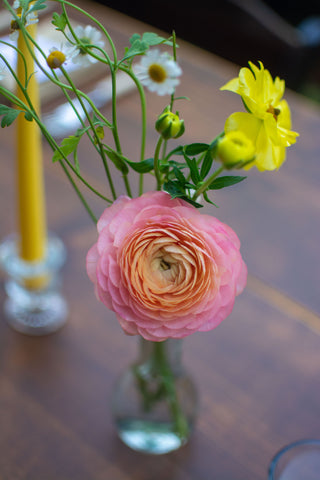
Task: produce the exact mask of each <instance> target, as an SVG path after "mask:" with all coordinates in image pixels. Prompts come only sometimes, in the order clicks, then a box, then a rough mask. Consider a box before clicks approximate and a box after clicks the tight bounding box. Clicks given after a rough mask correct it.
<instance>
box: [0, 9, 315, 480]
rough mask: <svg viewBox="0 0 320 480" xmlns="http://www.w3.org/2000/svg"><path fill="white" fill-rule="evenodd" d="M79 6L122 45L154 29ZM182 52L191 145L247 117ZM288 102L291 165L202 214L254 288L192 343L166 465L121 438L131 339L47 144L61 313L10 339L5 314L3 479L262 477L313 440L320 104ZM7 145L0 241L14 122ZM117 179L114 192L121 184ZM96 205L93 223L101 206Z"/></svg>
mask: <svg viewBox="0 0 320 480" xmlns="http://www.w3.org/2000/svg"><path fill="white" fill-rule="evenodd" d="M79 4H80V3H79ZM85 6H86V8H88V9H89V10H91V11H92V12H93V13H95V14H97V16H98V18H99V19H100V20H101V21H103V23H104V24H105V25H106V26H107V27H108V29H109V31H110V33H111V36H112V37H113V38H114V39H115V41H116V42H117V44H118V45H120V50H121V48H124V46H125V45H127V43H128V38H129V37H130V36H131V35H132V34H133V33H135V32H138V33H142V32H143V31H146V30H148V26H145V25H143V24H140V23H139V22H137V21H135V20H132V19H130V18H129V17H126V16H124V15H121V14H118V13H117V12H114V11H112V10H109V9H107V8H105V7H103V6H101V5H99V6H98V5H95V4H93V3H92V4H91V3H87V4H86V5H85ZM177 36H178V39H179V32H177ZM178 43H179V45H180V48H179V50H178V56H179V62H180V64H181V66H182V69H183V77H182V82H181V85H180V86H179V87H178V91H177V94H178V95H185V96H187V97H189V98H190V99H191V101H184V102H181V107H180V108H179V111H180V114H181V116H182V117H183V118H184V120H185V124H186V134H185V138H186V139H187V141H190V142H192V141H204V142H209V141H210V140H211V139H212V138H214V136H215V135H216V134H218V133H219V132H220V131H221V130H222V129H223V124H224V120H225V118H226V117H227V115H229V114H230V113H232V112H234V111H241V110H242V105H241V101H240V98H238V97H237V96H236V95H233V94H231V93H229V92H220V91H219V87H220V86H222V85H223V84H224V83H225V82H226V81H227V80H229V79H230V78H232V77H233V76H236V75H237V73H238V72H237V69H236V67H235V66H234V65H232V64H230V63H228V62H226V61H223V60H221V59H219V58H218V57H216V56H214V55H212V54H209V53H207V52H205V51H203V50H200V49H198V48H196V47H194V46H192V45H190V44H187V43H184V42H179V41H178ZM253 60H255V59H253ZM262 60H263V59H262ZM266 67H267V65H266ZM91 86H92V84H91ZM286 98H287V99H288V101H289V103H290V106H291V109H292V119H293V128H294V129H295V130H297V131H298V132H299V133H300V137H299V139H298V142H297V145H296V146H293V147H291V148H289V149H288V150H287V151H288V159H287V161H286V163H285V164H284V165H283V166H282V168H281V169H280V170H279V171H278V172H272V173H268V172H265V173H259V172H257V171H254V170H252V171H250V172H249V174H248V179H247V180H245V181H244V182H242V183H241V184H239V185H238V186H235V187H231V188H230V189H225V190H224V191H221V192H217V193H216V195H215V197H214V201H216V203H217V204H218V205H219V208H217V209H216V208H215V207H213V206H212V207H211V206H210V207H206V208H205V211H206V212H208V213H210V214H212V215H215V216H217V217H218V218H219V219H220V220H222V221H225V222H226V223H229V224H230V225H231V226H232V227H233V228H234V229H235V230H236V232H237V233H238V235H239V237H240V239H241V243H242V252H243V256H244V258H245V260H246V262H247V265H248V269H249V281H248V286H247V288H246V290H245V292H244V293H243V294H242V295H241V296H240V297H239V298H238V299H237V301H236V304H235V308H234V311H233V313H232V314H231V315H230V317H229V318H228V319H227V320H225V321H224V322H223V323H222V324H221V325H220V326H219V327H218V328H217V329H215V330H214V331H211V332H208V333H205V334H204V333H199V334H194V335H192V336H191V337H189V338H187V339H186V340H185V342H184V361H185V364H186V365H187V366H188V368H189V369H190V371H191V372H192V374H193V376H194V378H195V380H196V383H197V384H198V388H199V392H200V408H199V415H198V422H197V425H196V429H195V431H194V434H193V436H192V438H191V440H190V442H189V443H188V445H187V446H185V447H184V448H182V449H181V450H180V451H177V452H174V453H172V454H169V455H166V456H161V457H153V456H147V455H143V454H138V453H135V452H133V451H131V450H129V449H128V448H127V447H126V446H124V445H123V444H122V443H121V441H120V440H119V439H118V438H117V436H116V433H115V430H114V427H113V424H112V416H111V411H110V395H111V392H112V388H113V384H114V381H115V380H116V378H117V376H118V375H119V374H120V372H121V371H122V369H123V368H125V367H126V366H127V365H128V363H129V362H131V361H132V360H133V359H134V358H135V355H136V353H137V345H138V342H137V339H136V338H132V337H127V336H125V335H124V334H123V333H122V331H121V329H120V326H119V325H118V323H117V321H116V319H115V317H114V315H113V314H112V313H110V312H109V311H107V310H106V309H105V307H104V306H103V305H102V304H100V303H98V302H97V301H96V299H95V297H94V293H93V289H92V286H91V283H90V282H89V280H88V278H87V276H86V273H85V255H86V252H87V250H88V249H89V247H90V246H91V244H92V243H93V242H94V241H95V238H96V234H95V227H94V225H93V223H92V221H91V220H90V218H89V217H88V215H87V213H86V212H85V210H84V208H83V207H82V205H81V204H80V203H79V201H78V199H77V197H76V195H75V194H74V192H73V191H72V190H71V188H70V186H69V185H68V181H67V180H66V178H65V176H64V174H63V172H62V170H61V169H60V167H59V165H57V164H54V165H53V164H52V163H51V161H50V158H51V154H50V151H49V149H48V147H47V146H46V145H45V144H44V146H43V148H44V156H45V175H46V195H47V197H46V198H47V212H48V225H49V228H50V230H52V231H54V232H55V233H56V234H57V235H59V236H60V237H61V238H62V239H63V241H64V243H65V245H66V247H67V251H68V258H67V263H66V265H65V267H64V268H63V282H64V295H65V297H66V299H67V302H68V305H69V318H68V322H67V324H66V325H65V327H64V328H63V329H62V330H60V331H59V332H57V333H55V334H53V335H50V336H47V337H41V338H34V337H28V336H24V335H22V334H19V333H17V332H15V331H13V330H12V329H11V328H10V327H9V326H8V325H7V324H6V321H5V318H4V314H3V310H2V309H1V310H0V452H1V455H0V479H1V480H73V479H77V480H100V479H101V480H160V479H161V480H162V479H164V478H168V479H170V480H209V479H217V480H266V479H267V468H268V464H269V462H270V460H271V458H272V456H273V455H274V454H275V452H276V451H277V450H278V449H279V448H281V447H282V446H284V445H285V444H287V443H289V442H291V441H295V440H297V439H300V438H305V437H312V438H316V437H320V380H319V379H320V376H319V372H320V336H319V334H320V318H319V313H320V300H319V298H320V296H319V285H320V273H319V272H320V264H319V240H320V235H319V234H320V226H319V219H320V189H319V185H320V168H319V155H320V142H319V132H320V109H319V107H318V106H317V105H315V104H313V103H312V102H311V101H309V100H308V99H306V98H304V97H301V96H298V95H297V94H295V93H293V92H287V94H286ZM118 105H119V125H120V135H121V140H122V142H123V150H124V153H125V154H126V155H130V157H131V158H135V156H137V155H138V147H137V142H136V139H137V136H139V135H140V133H139V126H138V123H139V122H138V121H137V119H139V118H140V117H139V115H140V112H139V103H138V98H137V96H136V94H135V93H130V94H129V95H127V96H125V97H123V98H120V99H119V102H118ZM163 106H164V105H163V99H160V98H158V97H157V98H155V97H154V96H152V95H149V94H148V95H147V108H148V115H149V121H150V123H149V124H148V144H147V151H148V152H149V153H150V155H151V154H152V150H153V148H154V141H155V139H156V135H155V133H154V131H153V119H155V118H156V116H157V114H158V113H159V112H160V111H161V110H162V108H163ZM49 108H51V105H43V109H44V111H45V110H47V109H49ZM105 113H106V114H108V113H110V106H106V108H105ZM0 141H1V150H0V155H1V160H0V169H1V170H0V171H1V175H0V182H1V188H0V226H1V227H0V229H1V230H0V233H1V237H2V238H4V237H5V236H6V235H8V234H10V233H11V232H12V231H15V217H16V215H15V187H14V185H15V179H14V142H15V138H14V128H7V129H5V130H1V132H0ZM80 164H81V168H82V170H83V171H84V172H89V175H90V178H91V179H92V180H93V181H94V182H95V184H96V185H97V186H100V187H101V188H102V189H106V188H107V187H106V186H105V183H104V179H103V177H102V176H101V170H100V169H101V167H100V165H99V164H98V160H97V159H94V158H93V157H92V155H91V153H90V150H89V145H84V146H83V148H82V149H81V156H80ZM116 183H117V191H118V192H119V193H120V192H121V191H123V186H122V180H121V178H119V180H118V181H117V182H116ZM146 188H148V189H149V188H153V183H152V181H150V182H149V181H148V182H146ZM91 200H92V203H93V206H94V209H95V212H96V214H97V215H99V214H100V213H101V212H102V210H103V208H104V207H105V205H104V204H103V203H102V202H100V201H97V200H96V199H94V198H91ZM1 280H2V283H1V289H0V300H1V304H3V301H4V299H5V293H4V289H3V280H4V276H3V275H2V277H1Z"/></svg>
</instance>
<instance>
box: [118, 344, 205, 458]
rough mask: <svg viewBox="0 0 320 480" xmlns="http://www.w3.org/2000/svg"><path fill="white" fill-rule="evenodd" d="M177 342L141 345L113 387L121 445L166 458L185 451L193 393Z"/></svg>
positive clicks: (194, 405)
mask: <svg viewBox="0 0 320 480" xmlns="http://www.w3.org/2000/svg"><path fill="white" fill-rule="evenodd" d="M181 353H182V340H176V339H168V340H166V341H164V342H150V341H146V340H144V339H142V338H141V339H140V351H139V358H138V360H137V361H136V362H135V363H134V364H132V365H131V366H130V367H129V368H128V369H126V370H125V371H124V372H123V373H122V375H121V376H120V377H119V379H118V381H117V382H116V385H115V388H114V391H113V398H112V411H113V418H114V422H115V425H116V429H117V432H118V435H119V437H120V438H121V440H122V441H123V442H124V443H125V444H126V445H127V446H129V447H130V448H132V449H133V450H136V451H140V452H144V453H150V454H165V453H168V452H171V451H173V450H177V449H178V448H180V447H182V446H183V445H185V444H186V443H187V441H188V439H189V437H190V434H191V432H192V429H193V426H194V422H195V418H196V413H197V390H196V387H195V384H194V382H193V380H192V378H191V377H190V376H189V375H188V373H187V372H186V371H185V369H184V368H183V364H182V362H181Z"/></svg>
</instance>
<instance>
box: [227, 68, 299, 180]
mask: <svg viewBox="0 0 320 480" xmlns="http://www.w3.org/2000/svg"><path fill="white" fill-rule="evenodd" d="M259 65H260V68H258V67H257V66H256V65H254V64H252V63H251V62H249V66H250V69H249V68H241V70H240V73H239V77H237V78H234V79H233V80H231V81H230V82H228V83H227V84H226V85H224V86H223V87H222V88H221V90H230V91H232V92H234V93H237V94H238V95H240V96H241V98H242V100H243V102H244V104H245V106H246V109H247V110H248V112H249V113H245V112H242V113H241V112H238V113H234V114H232V115H231V116H230V117H229V118H228V119H227V121H226V124H225V132H226V133H228V132H230V131H232V130H241V131H243V132H244V134H245V135H246V136H247V137H248V138H250V139H251V141H252V142H253V144H254V145H255V148H256V160H255V162H254V163H252V164H249V165H248V166H247V168H251V167H252V166H253V165H256V167H257V168H258V169H259V170H274V169H277V168H279V167H280V166H281V165H282V163H283V162H284V161H285V157H286V151H285V149H286V147H288V146H290V145H292V144H293V143H295V141H296V137H297V136H298V135H299V134H298V133H296V132H293V131H292V130H291V114H290V108H289V105H288V103H287V102H286V100H284V99H282V97H283V94H284V89H285V82H284V80H280V79H279V77H276V78H275V80H273V79H272V77H271V75H270V72H269V71H268V70H265V69H264V66H263V64H262V63H261V62H259Z"/></svg>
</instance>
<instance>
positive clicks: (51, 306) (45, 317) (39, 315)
mask: <svg viewBox="0 0 320 480" xmlns="http://www.w3.org/2000/svg"><path fill="white" fill-rule="evenodd" d="M4 312H5V317H6V320H7V323H8V324H9V325H10V326H11V327H12V328H13V329H14V330H16V331H18V332H20V333H24V334H26V335H35V336H42V335H48V334H50V333H54V332H56V331H57V330H60V328H62V327H63V325H64V324H65V323H66V321H67V315H68V308H67V304H66V302H65V301H64V299H63V298H61V297H60V296H59V295H52V296H51V297H50V298H47V299H46V302H45V303H44V304H43V305H41V306H40V307H39V306H36V307H34V308H30V307H29V308H23V306H21V305H19V304H17V303H15V302H13V301H12V300H11V299H7V300H6V302H5V304H4Z"/></svg>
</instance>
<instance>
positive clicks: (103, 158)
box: [60, 67, 117, 200]
mask: <svg viewBox="0 0 320 480" xmlns="http://www.w3.org/2000/svg"><path fill="white" fill-rule="evenodd" d="M60 68H61V71H62V73H63V75H64V76H65V78H66V79H67V81H68V82H69V83H70V85H71V87H72V90H73V92H74V94H75V95H76V97H77V99H78V100H79V102H80V105H81V108H82V110H83V112H84V114H85V116H86V118H87V120H88V122H89V125H90V128H91V130H92V133H93V136H94V138H95V141H96V142H97V145H98V146H99V153H100V155H101V158H102V162H103V165H104V169H105V172H106V175H107V179H108V182H109V186H110V190H111V194H112V197H113V199H114V200H116V198H117V194H116V191H115V188H114V185H113V181H112V177H111V173H110V170H109V167H108V163H107V159H106V156H105V153H104V150H103V146H102V144H101V141H100V138H99V137H98V135H97V134H96V131H95V128H94V125H93V123H92V120H91V117H90V115H89V113H88V111H87V109H86V106H85V104H84V102H83V100H82V98H81V96H80V95H79V94H78V89H77V88H76V87H75V85H74V83H73V81H72V80H71V78H70V76H69V75H68V73H67V72H66V70H65V69H64V68H63V67H60Z"/></svg>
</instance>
